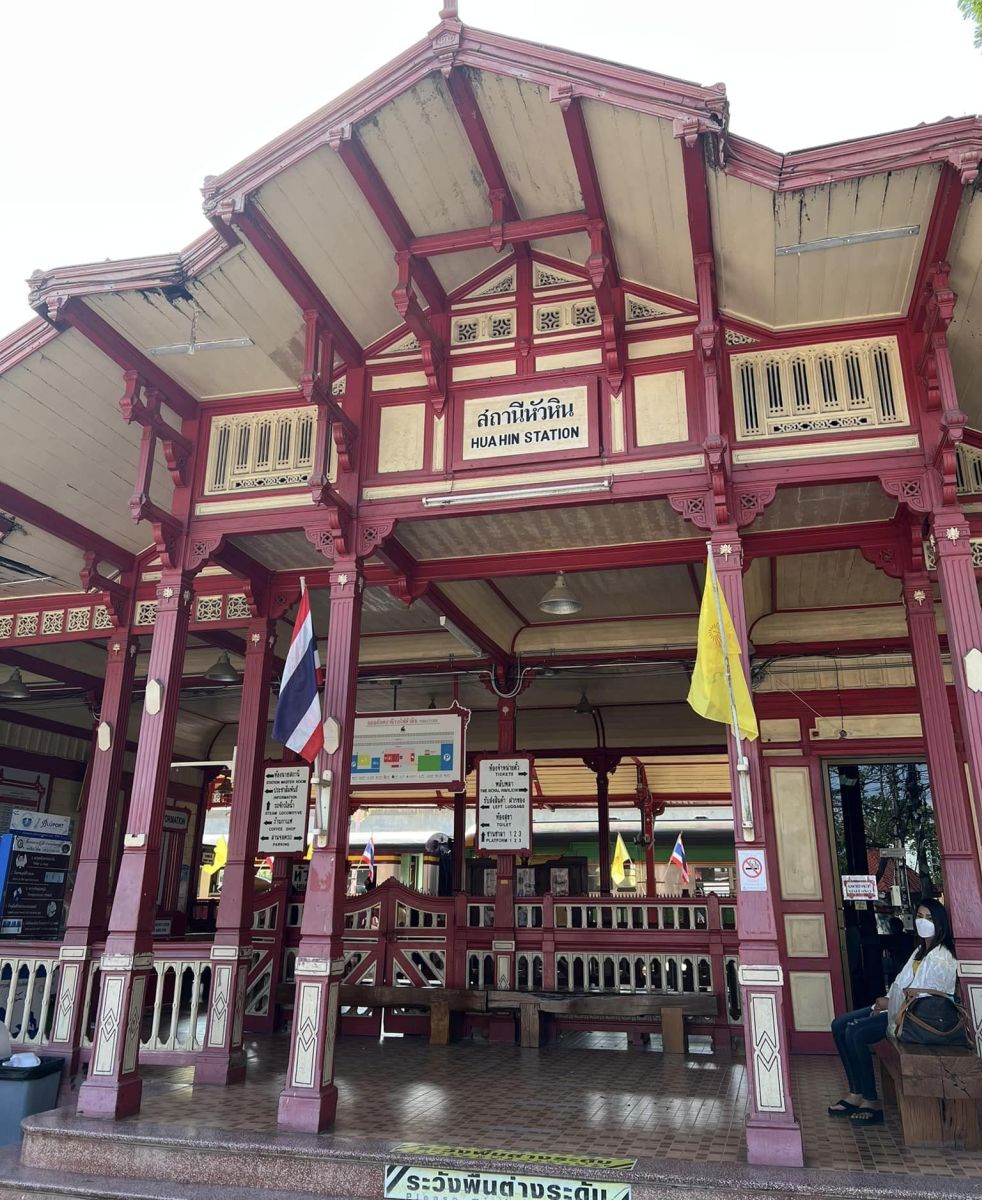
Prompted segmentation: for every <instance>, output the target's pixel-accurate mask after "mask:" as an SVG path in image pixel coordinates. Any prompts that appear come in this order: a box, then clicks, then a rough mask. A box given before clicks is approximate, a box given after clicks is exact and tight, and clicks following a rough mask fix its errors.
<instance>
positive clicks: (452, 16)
mask: <svg viewBox="0 0 982 1200" xmlns="http://www.w3.org/2000/svg"><path fill="white" fill-rule="evenodd" d="M440 20H441V21H459V20H460V16H459V15H458V13H457V0H446V3H445V4H444V5H443V7H442V8H441V9H440Z"/></svg>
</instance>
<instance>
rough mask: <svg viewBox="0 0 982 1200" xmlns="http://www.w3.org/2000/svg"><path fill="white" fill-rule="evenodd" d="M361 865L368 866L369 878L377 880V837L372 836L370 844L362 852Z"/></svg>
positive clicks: (372, 880) (373, 880)
mask: <svg viewBox="0 0 982 1200" xmlns="http://www.w3.org/2000/svg"><path fill="white" fill-rule="evenodd" d="M360 865H361V866H363V867H368V878H369V879H370V880H371V882H372V883H374V882H375V839H374V838H373V837H370V838H369V839H368V845H367V846H366V847H365V849H364V850H362V852H361V863H360Z"/></svg>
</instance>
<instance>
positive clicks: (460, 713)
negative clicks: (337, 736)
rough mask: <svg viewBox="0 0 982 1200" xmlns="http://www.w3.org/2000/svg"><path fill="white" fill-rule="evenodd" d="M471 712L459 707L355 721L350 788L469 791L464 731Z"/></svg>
mask: <svg viewBox="0 0 982 1200" xmlns="http://www.w3.org/2000/svg"><path fill="white" fill-rule="evenodd" d="M470 716H471V714H470V712H469V710H468V709H466V708H461V707H460V706H459V705H453V706H452V707H451V708H448V709H424V710H422V711H420V712H384V713H371V714H369V715H364V716H360V717H356V718H355V729H354V745H353V747H352V752H351V785H352V787H356V788H358V789H359V790H363V789H366V788H393V787H398V788H406V787H409V788H423V787H425V788H432V787H444V788H447V789H449V790H451V791H454V790H459V789H460V788H462V787H463V786H464V774H465V773H464V752H465V745H464V731H465V730H466V728H467V722H468V721H469V720H470Z"/></svg>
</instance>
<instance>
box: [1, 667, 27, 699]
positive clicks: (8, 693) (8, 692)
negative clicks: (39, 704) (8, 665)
mask: <svg viewBox="0 0 982 1200" xmlns="http://www.w3.org/2000/svg"><path fill="white" fill-rule="evenodd" d="M30 698H31V693H30V691H29V690H28V688H27V685H26V684H25V683H24V680H23V679H22V678H21V674H20V671H17V670H14V671H11V672H10V678H9V679H7V680H6V681H5V682H4V683H0V700H30Z"/></svg>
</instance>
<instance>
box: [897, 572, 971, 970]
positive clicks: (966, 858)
mask: <svg viewBox="0 0 982 1200" xmlns="http://www.w3.org/2000/svg"><path fill="white" fill-rule="evenodd" d="M904 604H905V605H906V607H907V628H908V630H909V631H910V647H911V654H912V658H913V663H914V679H915V682H916V685H917V699H918V703H919V704H920V709H921V723H922V725H923V728H924V748H925V750H926V752H927V766H928V773H929V775H930V779H931V797H932V800H933V803H934V812H935V816H936V819H937V825H938V845H939V847H940V849H941V860H942V865H943V868H944V887H945V894H946V895H947V896H950V897H952V898H954V899H955V902H954V903H953V904H952V905H951V908H950V912H951V924H952V930H953V932H954V935H955V939H956V941H957V943H958V957H959V958H960V959H979V958H982V878H980V874H979V857H978V851H977V849H976V846H975V835H974V830H973V828H972V817H971V811H970V810H969V807H968V797H967V795H966V791H965V775H964V772H963V771H962V765H961V759H960V756H959V754H958V750H957V749H956V747H955V732H954V729H953V728H952V722H951V709H950V707H949V705H948V688H947V686H946V684H945V678H944V668H943V666H942V662H941V643H940V641H939V640H938V627H937V621H936V616H935V607H934V588H933V586H932V583H931V580H930V578H929V577H928V575H927V573H926V572H911V573H909V574H907V575H905V576H904Z"/></svg>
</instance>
